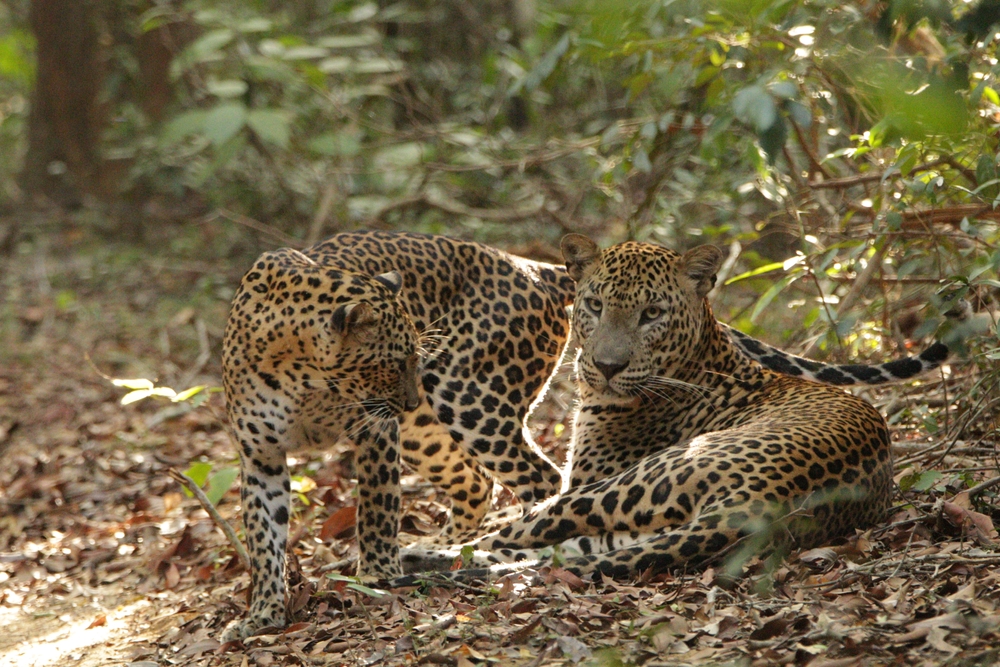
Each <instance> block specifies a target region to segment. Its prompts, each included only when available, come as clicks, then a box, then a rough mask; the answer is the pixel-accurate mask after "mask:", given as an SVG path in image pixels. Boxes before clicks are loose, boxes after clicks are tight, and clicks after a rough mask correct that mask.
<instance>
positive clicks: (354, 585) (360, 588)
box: [326, 572, 391, 598]
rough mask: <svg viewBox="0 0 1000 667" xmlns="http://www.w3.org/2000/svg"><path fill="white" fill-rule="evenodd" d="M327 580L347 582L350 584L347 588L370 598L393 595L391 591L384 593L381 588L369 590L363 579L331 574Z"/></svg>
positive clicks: (335, 573) (327, 576)
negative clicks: (362, 581)
mask: <svg viewBox="0 0 1000 667" xmlns="http://www.w3.org/2000/svg"><path fill="white" fill-rule="evenodd" d="M326 578H327V579H332V580H333V581H346V582H348V584H347V588H350V589H351V590H354V591H357V592H359V593H364V594H365V595H367V596H369V597H373V598H381V597H386V596H387V595H391V593H389V591H383V590H382V589H380V588H369V587H368V586H365V585H364V584H362V583H361V579H359V578H358V577H346V576H344V575H342V574H340V573H337V572H331V573H330V574H328V575H326Z"/></svg>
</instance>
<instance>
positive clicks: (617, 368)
mask: <svg viewBox="0 0 1000 667" xmlns="http://www.w3.org/2000/svg"><path fill="white" fill-rule="evenodd" d="M562 252H563V257H564V258H565V260H566V268H567V271H568V272H569V275H570V277H571V278H573V280H575V281H576V283H577V289H576V301H575V305H574V308H573V328H574V334H575V335H576V336H577V337H578V340H579V341H580V344H581V351H580V356H579V359H578V361H577V368H578V371H579V376H580V378H581V379H582V380H583V381H584V382H585V383H586V385H587V386H589V387H590V388H591V389H592V390H593V391H594V392H595V393H597V394H600V395H602V396H604V397H605V398H607V399H608V400H610V401H612V402H620V401H630V400H632V399H633V398H634V397H636V396H638V395H639V394H640V393H641V392H642V390H643V389H644V387H646V386H647V383H648V382H649V381H650V378H651V377H653V376H665V377H677V375H678V374H683V370H684V368H685V366H686V365H690V361H691V360H692V359H693V358H694V356H695V355H696V354H697V350H698V344H699V342H700V340H701V335H702V332H703V330H704V327H705V325H706V318H707V317H709V316H710V315H709V312H710V311H708V309H707V308H706V303H705V296H706V295H707V294H708V292H709V290H711V289H712V286H713V285H714V284H715V274H716V272H717V271H718V267H719V264H720V263H721V261H722V252H721V251H720V250H719V249H718V248H716V247H715V246H709V245H705V246H699V247H697V248H694V249H692V250H690V251H688V252H686V253H684V254H683V255H681V254H678V253H676V252H674V251H672V250H668V249H667V248H664V247H661V246H657V245H652V244H648V243H621V244H619V245H616V246H613V247H611V248H608V249H607V250H603V251H602V250H601V249H600V248H599V247H598V246H597V244H595V243H594V242H593V241H591V240H590V239H588V238H587V237H585V236H581V235H579V234H570V235H568V236H566V237H564V238H563V240H562Z"/></svg>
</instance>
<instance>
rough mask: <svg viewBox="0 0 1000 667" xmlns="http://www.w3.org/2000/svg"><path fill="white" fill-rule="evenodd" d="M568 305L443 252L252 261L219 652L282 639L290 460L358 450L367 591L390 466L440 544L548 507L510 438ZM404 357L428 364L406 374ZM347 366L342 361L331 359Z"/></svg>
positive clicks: (228, 349) (391, 501)
mask: <svg viewBox="0 0 1000 667" xmlns="http://www.w3.org/2000/svg"><path fill="white" fill-rule="evenodd" d="M574 293H575V286H574V282H573V280H572V278H571V277H570V275H569V274H568V273H567V271H566V269H565V268H563V267H558V266H553V265H550V264H545V263H541V262H534V261H531V260H526V259H522V258H519V257H515V256H512V255H508V254H506V253H503V252H501V251H498V250H495V249H493V248H489V247H487V246H483V245H480V244H476V243H468V242H463V241H456V240H452V239H448V238H445V237H439V236H425V235H417V234H406V233H387V232H360V233H351V234H341V235H338V236H335V237H333V238H331V239H330V240H328V241H325V242H323V243H321V244H319V245H317V246H315V247H312V248H309V249H307V250H305V251H303V252H297V251H292V250H279V251H276V252H272V253H266V254H265V255H263V256H262V257H261V258H260V259H259V260H258V261H257V262H256V263H255V265H254V267H253V268H251V269H250V271H249V272H248V273H247V274H246V276H245V277H244V279H243V282H242V284H241V286H240V288H239V291H238V292H237V295H236V297H235V298H234V300H233V306H232V310H231V313H230V319H229V325H228V327H227V330H226V335H225V340H224V341H223V371H224V386H225V390H226V397H227V402H228V411H229V417H230V423H231V426H232V429H233V433H234V435H235V437H236V439H237V441H238V443H239V446H240V450H241V463H242V466H241V467H242V478H243V506H244V508H245V512H244V522H245V524H246V526H247V539H248V542H249V545H250V554H251V560H252V564H251V565H252V566H251V580H252V595H253V602H252V605H251V609H250V614H249V617H248V619H247V620H246V621H245V622H243V623H241V624H238V625H235V626H233V628H231V630H230V632H229V633H227V635H226V636H227V638H235V637H243V636H247V635H248V634H251V633H252V632H253V631H255V630H256V629H259V628H262V627H265V626H281V625H284V622H285V614H284V597H285V596H284V588H285V583H284V554H285V539H286V535H287V522H288V516H289V509H288V502H289V493H288V488H289V485H288V473H287V469H286V467H285V453H286V452H287V451H289V450H291V449H295V448H302V447H308V446H310V445H330V444H332V443H333V442H334V441H336V440H337V439H338V438H340V437H346V438H347V439H350V440H353V441H354V442H355V443H356V444H358V446H359V457H358V461H359V463H364V462H365V461H368V462H369V468H370V469H369V470H367V471H366V470H364V469H363V468H362V471H361V473H360V474H359V487H360V495H361V500H362V502H361V503H360V507H359V510H358V511H359V521H358V524H359V547H360V548H359V551H360V559H359V566H358V572H359V574H361V575H363V576H366V577H372V578H380V579H389V578H392V577H395V576H397V575H398V574H399V573H400V571H401V570H400V565H399V560H398V558H397V556H396V554H397V550H398V546H397V522H396V520H395V518H393V517H395V516H396V513H397V512H398V505H399V489H398V483H397V474H398V473H397V472H396V470H397V467H398V461H397V458H402V460H403V461H405V462H406V463H407V465H409V466H410V467H412V468H413V469H414V470H416V471H417V472H418V473H420V474H421V475H422V476H423V477H425V478H426V479H427V480H428V481H430V482H431V483H433V484H435V485H437V486H438V487H440V488H441V489H442V490H443V491H444V492H445V493H446V494H447V495H448V496H449V498H450V500H451V505H452V509H451V517H450V520H449V522H448V524H447V525H446V527H445V529H444V531H443V533H442V537H441V538H440V539H441V540H442V541H443V543H449V542H451V543H455V542H462V541H466V540H468V539H471V538H472V537H474V536H475V534H476V533H477V531H479V530H480V526H481V525H482V524H483V521H484V518H485V516H486V513H487V510H488V509H489V508H490V500H491V494H492V486H493V480H497V481H499V482H500V483H501V484H503V485H504V486H506V487H507V488H509V489H511V490H512V491H513V492H514V493H515V494H516V496H517V497H518V499H519V500H520V501H521V503H522V504H523V505H525V506H530V504H531V503H534V502H536V501H540V500H542V499H544V498H547V497H550V496H553V495H554V494H556V493H558V492H559V491H560V490H561V488H562V486H563V476H562V473H561V471H560V470H559V469H558V468H557V467H556V466H555V465H554V464H553V463H552V462H551V461H549V460H548V459H547V458H546V457H545V456H544V455H542V454H541V453H540V452H539V451H538V449H537V447H535V445H534V443H533V442H532V441H531V439H530V437H529V436H528V435H527V433H526V432H525V431H524V429H523V426H524V423H525V420H526V418H527V415H528V414H529V411H530V409H531V406H532V405H533V404H534V402H535V401H536V400H537V399H538V398H539V396H540V395H541V393H542V391H543V389H544V387H545V386H546V383H547V382H548V380H549V378H550V376H551V375H552V372H553V369H554V368H555V366H556V364H557V362H558V359H559V358H560V355H561V354H562V352H563V348H564V347H565V343H566V339H567V335H568V329H569V326H568V320H567V314H566V306H567V305H569V303H570V302H571V301H572V299H573V296H574ZM414 329H415V330H416V331H418V332H421V334H420V336H419V338H415V334H413V330H414ZM722 331H723V334H722V335H723V337H724V338H726V339H727V340H730V339H731V343H732V344H735V345H736V346H737V347H734V348H733V349H734V350H735V349H739V350H740V351H741V352H742V353H744V354H747V355H749V356H751V357H754V358H758V359H760V360H761V361H762V363H764V364H765V365H767V366H771V367H773V368H777V369H778V370H780V371H781V372H783V373H786V374H796V375H802V376H804V377H815V378H818V379H824V380H826V381H832V380H835V379H840V380H842V381H862V382H875V381H879V380H880V379H883V378H894V379H895V378H905V377H909V376H910V375H913V374H915V373H916V372H920V371H922V370H924V369H926V368H928V367H932V366H934V365H938V364H939V363H940V358H939V357H940V354H939V352H940V351H939V350H938V346H935V347H932V348H929V349H928V350H927V351H925V352H924V353H923V354H922V355H921V356H920V357H914V358H910V359H908V360H904V361H903V362H892V363H890V364H884V365H882V366H878V367H865V366H825V365H821V364H815V363H814V362H811V361H809V360H806V359H801V358H798V357H793V356H791V355H788V354H786V353H784V352H781V351H780V350H776V349H774V348H771V347H768V346H766V345H764V344H763V343H760V342H758V341H755V340H754V339H752V338H750V337H747V336H745V335H744V334H740V333H738V332H735V331H734V330H731V329H729V328H728V327H723V328H722ZM411 339H415V340H416V341H417V342H416V343H412V341H411ZM414 346H416V347H417V348H421V347H423V348H424V349H423V354H418V355H417V356H416V358H415V357H414V352H413V348H414ZM944 351H945V353H946V352H947V350H946V349H945V350H944ZM347 352H349V353H350V354H351V355H353V356H352V357H351V358H350V359H347V358H344V357H342V356H337V355H342V354H345V353H347ZM360 359H364V360H365V361H364V363H361V362H359V361H358V360H360ZM393 364H396V365H400V364H403V365H401V366H399V374H400V375H399V378H403V380H405V382H406V383H412V382H414V379H413V378H414V377H415V378H416V380H415V382H416V383H417V385H418V388H417V392H418V396H417V397H416V399H414V395H413V392H412V391H410V390H409V389H408V390H407V392H404V393H403V394H400V393H399V392H400V391H401V390H400V389H399V384H398V382H399V380H398V378H395V376H392V375H391V373H389V371H391V370H392V367H393ZM893 364H895V365H893ZM900 364H902V365H900ZM379 365H384V366H385V367H386V368H387V369H388V370H387V371H386V373H389V375H387V376H386V377H387V378H388V379H384V381H383V378H381V377H380V376H370V375H369V372H368V369H369V367H380V366H379ZM872 369H875V370H874V374H873V371H872ZM407 386H409V385H407ZM359 403H362V404H361V405H359ZM364 417H372V419H373V420H377V421H373V422H372V423H370V424H367V425H366V424H363V423H362V422H363V421H364ZM397 421H398V426H397V425H396V424H397ZM581 442H582V441H581ZM379 448H381V449H379ZM595 451H597V450H595V449H594V448H591V447H589V446H585V447H583V448H582V449H581V450H580V451H579V452H578V454H577V457H576V460H577V463H578V465H577V466H576V467H575V468H574V477H573V482H574V485H575V484H577V483H579V482H581V481H583V479H581V478H579V477H578V476H577V474H576V471H577V470H579V471H582V472H583V473H584V474H587V475H590V474H591V473H590V470H591V469H593V465H598V466H599V467H601V468H602V469H607V466H608V464H606V463H604V462H595V463H594V464H591V463H590V458H589V457H590V455H591V453H592V452H595ZM376 454H377V455H378V456H379V457H381V458H376ZM376 463H377V465H376ZM383 465H384V466H385V467H384V469H383ZM375 472H377V473H378V475H377V476H376V475H375V474H374V473H375ZM380 507H381V509H380ZM375 526H377V527H378V530H375V529H374V527H375Z"/></svg>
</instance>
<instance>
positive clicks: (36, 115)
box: [21, 0, 108, 207]
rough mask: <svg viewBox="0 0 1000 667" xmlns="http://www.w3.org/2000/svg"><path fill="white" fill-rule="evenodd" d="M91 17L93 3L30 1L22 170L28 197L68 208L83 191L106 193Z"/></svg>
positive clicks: (98, 44) (99, 61) (98, 43)
mask: <svg viewBox="0 0 1000 667" xmlns="http://www.w3.org/2000/svg"><path fill="white" fill-rule="evenodd" d="M97 16H98V7H97V6H96V0H32V3H31V9H30V11H29V21H30V23H31V29H32V31H33V32H34V35H35V39H36V40H37V47H36V52H37V54H38V70H37V79H36V81H35V91H34V93H33V95H32V101H31V112H30V115H29V118H28V153H27V156H26V157H25V161H24V170H23V171H22V173H21V185H22V187H23V188H24V191H25V193H26V194H27V195H28V196H29V197H34V196H39V195H44V196H46V197H48V198H50V199H51V200H53V201H55V202H56V203H58V204H61V205H63V206H68V207H74V206H78V205H79V204H80V202H81V200H82V196H83V195H85V194H91V195H98V196H100V195H103V194H106V193H107V189H108V188H107V184H105V183H103V182H102V171H101V156H100V152H99V141H100V136H101V130H102V128H103V127H104V120H105V108H104V106H105V105H104V104H102V103H101V101H100V93H101V86H102V83H103V81H104V58H103V51H104V47H103V44H102V40H101V39H100V37H101V35H100V32H99V30H98V24H97Z"/></svg>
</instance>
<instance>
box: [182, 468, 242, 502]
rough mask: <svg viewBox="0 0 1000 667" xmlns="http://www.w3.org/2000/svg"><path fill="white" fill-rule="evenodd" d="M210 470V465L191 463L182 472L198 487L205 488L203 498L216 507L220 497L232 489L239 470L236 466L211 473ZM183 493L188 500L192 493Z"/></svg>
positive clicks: (185, 490)
mask: <svg viewBox="0 0 1000 667" xmlns="http://www.w3.org/2000/svg"><path fill="white" fill-rule="evenodd" d="M212 468H213V466H212V464H211V463H204V462H201V461H199V462H195V463H192V464H191V465H190V467H188V469H187V470H185V471H184V474H185V475H187V476H188V477H190V478H191V480H192V481H193V482H194V483H195V484H197V485H198V486H202V487H205V497H207V498H208V499H209V501H211V503H212V504H213V505H218V504H219V501H220V500H222V497H223V496H225V495H226V492H227V491H229V489H230V488H232V486H233V483H234V482H235V481H236V478H237V477H238V476H239V474H240V470H239V468H237V467H236V466H224V467H223V468H220V469H219V470H217V471H216V472H214V473H213V472H212ZM206 483H207V486H206ZM183 491H184V495H186V496H187V497H189V498H190V497H191V496H192V493H191V492H190V491H188V490H187V489H183Z"/></svg>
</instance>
